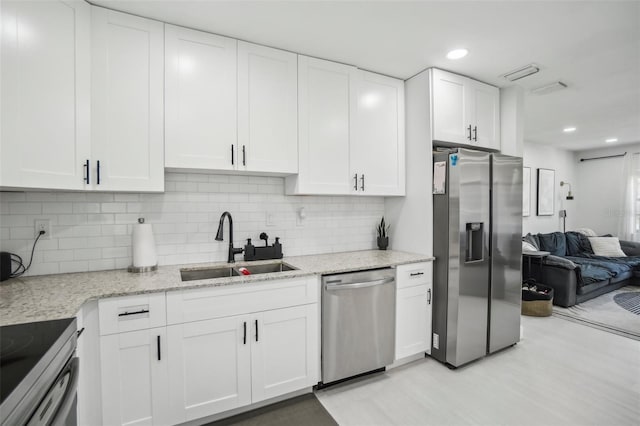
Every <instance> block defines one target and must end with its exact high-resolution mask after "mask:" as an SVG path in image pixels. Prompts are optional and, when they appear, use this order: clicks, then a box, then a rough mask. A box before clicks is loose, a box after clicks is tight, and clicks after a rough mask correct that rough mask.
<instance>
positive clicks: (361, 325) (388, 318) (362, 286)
mask: <svg viewBox="0 0 640 426" xmlns="http://www.w3.org/2000/svg"><path fill="white" fill-rule="evenodd" d="M395 318H396V283H395V270H394V269H390V268H386V269H377V270H369V271H362V272H353V273H345V274H336V275H325V276H323V277H322V382H323V384H327V383H331V382H335V381H338V380H342V379H344V378H347V377H352V376H356V375H359V374H362V373H366V372H370V371H374V370H378V369H381V368H384V367H385V366H386V365H389V364H391V363H392V362H393V358H394V351H395V327H396V320H395Z"/></svg>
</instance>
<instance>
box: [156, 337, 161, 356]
mask: <svg viewBox="0 0 640 426" xmlns="http://www.w3.org/2000/svg"><path fill="white" fill-rule="evenodd" d="M157 342H158V361H162V356H160V336H158V340H157Z"/></svg>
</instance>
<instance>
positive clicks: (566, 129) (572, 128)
mask: <svg viewBox="0 0 640 426" xmlns="http://www.w3.org/2000/svg"><path fill="white" fill-rule="evenodd" d="M562 131H563V132H565V133H571V132H575V131H576V128H575V127H565V128H564V129H562Z"/></svg>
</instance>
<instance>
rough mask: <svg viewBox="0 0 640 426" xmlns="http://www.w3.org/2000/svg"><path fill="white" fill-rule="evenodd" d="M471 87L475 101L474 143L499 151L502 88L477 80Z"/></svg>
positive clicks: (473, 100)
mask: <svg viewBox="0 0 640 426" xmlns="http://www.w3.org/2000/svg"><path fill="white" fill-rule="evenodd" d="M469 89H470V92H471V99H472V102H473V108H472V109H473V113H474V119H473V120H472V121H473V123H474V135H473V137H474V143H475V144H477V145H479V146H482V147H484V148H489V149H495V150H498V151H499V150H500V90H499V89H498V88H497V87H494V86H490V85H488V84H484V83H480V82H477V81H473V82H472V84H470V86H469ZM476 139H477V140H476Z"/></svg>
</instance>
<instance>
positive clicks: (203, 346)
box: [167, 316, 251, 424]
mask: <svg viewBox="0 0 640 426" xmlns="http://www.w3.org/2000/svg"><path fill="white" fill-rule="evenodd" d="M250 320H251V319H250V318H248V317H246V316H235V317H225V318H220V319H214V320H206V321H196V322H190V323H185V324H177V325H172V326H169V327H168V328H167V329H168V336H169V337H168V340H169V359H170V362H171V365H170V367H169V379H170V383H171V388H170V389H169V395H170V401H171V402H170V403H171V412H172V417H171V423H174V424H175V423H182V422H185V421H189V420H194V419H198V418H200V417H205V416H209V415H211V414H215V413H219V412H221V411H226V410H230V409H232V408H236V407H240V406H243V405H248V404H250V403H251V361H250V357H251V350H250V347H251V341H250V340H251V336H250V331H251V324H250ZM245 330H246V334H245Z"/></svg>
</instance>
